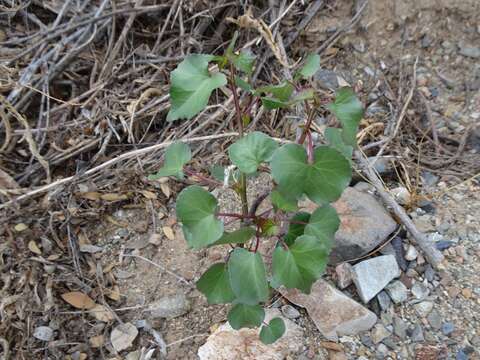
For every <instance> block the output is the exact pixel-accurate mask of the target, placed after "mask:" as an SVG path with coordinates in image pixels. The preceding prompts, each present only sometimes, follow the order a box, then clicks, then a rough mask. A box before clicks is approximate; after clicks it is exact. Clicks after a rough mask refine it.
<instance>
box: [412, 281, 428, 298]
mask: <svg viewBox="0 0 480 360" xmlns="http://www.w3.org/2000/svg"><path fill="white" fill-rule="evenodd" d="M411 291H412V294H413V296H415V298H417V299H418V300H423V299H425V298H426V297H427V296H428V294H429V293H430V290H428V288H427V287H426V286H425V285H424V284H422V283H419V282H416V283H415V284H413V286H412V289H411Z"/></svg>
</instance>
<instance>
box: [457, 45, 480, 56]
mask: <svg viewBox="0 0 480 360" xmlns="http://www.w3.org/2000/svg"><path fill="white" fill-rule="evenodd" d="M458 53H459V54H460V55H463V56H466V57H470V58H473V59H478V58H480V47H474V46H461V47H460V49H459V50H458Z"/></svg>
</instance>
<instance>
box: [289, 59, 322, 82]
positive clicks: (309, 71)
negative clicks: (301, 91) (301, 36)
mask: <svg viewBox="0 0 480 360" xmlns="http://www.w3.org/2000/svg"><path fill="white" fill-rule="evenodd" d="M318 69H320V55H317V54H310V55H308V56H307V58H306V59H305V64H303V66H302V67H301V68H300V70H298V73H297V74H296V75H295V78H297V79H298V78H300V77H302V78H304V79H308V78H309V77H312V76H313V75H315V73H316V72H317V71H318Z"/></svg>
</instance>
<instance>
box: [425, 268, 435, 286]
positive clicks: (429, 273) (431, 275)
mask: <svg viewBox="0 0 480 360" xmlns="http://www.w3.org/2000/svg"><path fill="white" fill-rule="evenodd" d="M424 275H425V279H427V281H428V282H432V281H433V280H434V279H435V270H433V267H432V265H430V264H428V265H427V266H426V267H425V272H424Z"/></svg>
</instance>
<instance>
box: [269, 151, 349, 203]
mask: <svg viewBox="0 0 480 360" xmlns="http://www.w3.org/2000/svg"><path fill="white" fill-rule="evenodd" d="M270 166H271V169H272V177H273V179H274V180H275V181H276V182H277V184H279V186H280V187H281V188H283V189H288V192H289V193H290V194H292V196H295V197H296V198H297V199H298V198H299V197H300V196H301V195H302V194H306V195H307V196H308V197H309V198H310V199H311V200H312V201H314V202H315V203H317V204H319V205H321V204H324V203H329V202H332V201H335V200H337V199H338V198H339V197H340V195H341V194H342V191H343V190H344V189H345V187H347V185H348V184H349V183H350V178H351V175H352V170H351V167H350V163H349V162H348V160H347V159H345V157H344V156H343V155H342V154H340V153H339V152H338V151H337V150H335V149H333V148H330V147H328V146H320V147H318V148H316V149H315V150H314V153H313V163H312V164H309V163H308V162H307V153H306V151H305V149H304V148H303V147H302V146H300V145H298V144H286V145H283V146H282V147H280V148H279V149H277V150H276V151H275V153H274V154H273V157H272V160H271V162H270Z"/></svg>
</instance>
